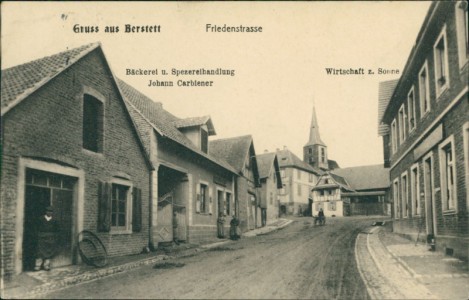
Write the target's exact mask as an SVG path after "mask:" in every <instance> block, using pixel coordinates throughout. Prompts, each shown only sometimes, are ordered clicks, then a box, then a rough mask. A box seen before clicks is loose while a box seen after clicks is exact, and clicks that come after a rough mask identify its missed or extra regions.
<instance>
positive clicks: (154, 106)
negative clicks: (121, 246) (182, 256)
mask: <svg viewBox="0 0 469 300" xmlns="http://www.w3.org/2000/svg"><path fill="white" fill-rule="evenodd" d="M119 87H120V89H121V91H122V94H123V95H124V98H125V100H126V104H127V105H128V109H129V111H130V113H131V116H132V118H133V119H134V121H135V124H137V128H138V132H139V134H140V136H141V139H142V140H143V142H144V145H145V149H146V151H147V153H148V156H149V157H150V159H151V162H152V164H153V167H154V171H152V174H151V179H152V185H151V186H152V189H151V195H152V198H153V200H152V202H153V203H154V204H155V205H154V206H153V207H152V210H151V220H152V224H153V227H152V228H153V230H152V232H151V235H150V239H151V244H152V245H153V247H156V245H158V244H164V243H170V242H172V241H173V237H174V235H176V236H177V239H178V240H180V241H188V242H191V243H200V242H203V241H207V240H211V239H213V238H215V237H216V236H217V235H216V225H217V218H218V216H219V215H220V214H222V215H224V216H226V223H225V224H226V226H227V228H228V226H229V222H230V221H231V216H233V215H236V214H237V211H236V209H237V204H236V199H235V193H236V186H235V182H236V181H235V180H236V179H235V178H237V176H238V175H237V173H236V171H235V170H234V169H233V168H232V167H231V166H230V165H229V164H227V163H226V162H225V161H223V160H219V159H217V158H215V157H213V156H211V155H209V143H208V137H209V136H213V135H215V128H214V126H213V123H212V120H211V118H210V117H208V116H205V117H194V118H187V119H180V118H177V117H176V116H174V115H172V114H170V113H169V112H167V111H166V110H164V109H163V107H162V105H161V103H157V102H154V101H153V100H152V99H150V98H148V97H146V96H145V95H143V94H142V93H140V92H139V91H137V90H136V89H134V88H133V87H131V86H130V85H128V84H127V83H125V82H124V81H122V80H119ZM174 218H176V220H177V221H176V223H177V227H176V228H173V222H174V220H173V219H174Z"/></svg>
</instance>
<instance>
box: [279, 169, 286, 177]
mask: <svg viewBox="0 0 469 300" xmlns="http://www.w3.org/2000/svg"><path fill="white" fill-rule="evenodd" d="M280 175H281V176H282V178H285V177H286V175H285V170H280Z"/></svg>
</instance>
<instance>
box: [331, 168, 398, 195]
mask: <svg viewBox="0 0 469 300" xmlns="http://www.w3.org/2000/svg"><path fill="white" fill-rule="evenodd" d="M333 172H334V174H337V175H339V176H342V177H344V178H345V179H346V180H347V182H348V183H349V184H350V186H351V187H352V188H354V189H355V190H374V189H385V188H388V187H389V185H390V181H389V169H388V168H385V167H384V166H383V165H370V166H359V167H352V168H343V169H336V170H334V171H333Z"/></svg>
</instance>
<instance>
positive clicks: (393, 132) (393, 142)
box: [391, 119, 398, 154]
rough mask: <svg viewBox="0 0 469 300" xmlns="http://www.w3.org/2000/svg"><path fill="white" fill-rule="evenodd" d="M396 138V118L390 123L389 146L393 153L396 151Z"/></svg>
mask: <svg viewBox="0 0 469 300" xmlns="http://www.w3.org/2000/svg"><path fill="white" fill-rule="evenodd" d="M397 139H398V138H397V123H396V119H394V120H393V121H392V124H391V147H392V153H393V154H394V153H396V152H397Z"/></svg>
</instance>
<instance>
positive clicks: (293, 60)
mask: <svg viewBox="0 0 469 300" xmlns="http://www.w3.org/2000/svg"><path fill="white" fill-rule="evenodd" d="M430 4H431V2H428V1H426V2H388V1H383V2H358V1H355V2H326V1H324V2H132V3H131V2H19V3H16V2H2V4H1V5H2V9H1V14H2V15H1V25H2V26H1V51H2V63H1V64H2V66H1V67H2V69H5V68H8V67H11V66H15V65H18V64H22V63H25V62H28V61H31V60H34V59H37V58H42V57H44V56H48V55H52V54H55V53H58V52H61V51H64V50H67V49H72V48H75V47H79V46H81V45H84V44H88V43H92V42H100V43H101V45H102V49H103V51H104V54H105V56H106V59H107V61H108V63H109V65H110V67H111V69H112V71H113V73H114V74H115V75H116V76H117V77H119V78H120V79H122V80H124V81H126V82H127V83H129V84H130V85H132V86H134V87H135V88H136V89H138V90H139V91H141V92H142V93H143V94H145V95H147V96H149V97H150V98H152V99H153V100H155V101H158V102H161V103H162V104H163V107H164V108H165V109H166V110H168V111H169V112H171V113H172V114H174V115H176V116H177V117H180V118H186V117H194V116H205V115H210V116H211V118H212V121H213V124H214V126H215V130H216V132H217V135H216V136H212V137H210V138H211V139H218V138H229V137H235V136H241V135H246V134H251V135H252V136H253V138H254V147H255V149H256V152H257V153H258V154H260V153H263V152H264V151H265V150H268V151H275V150H276V149H277V148H284V147H285V146H286V147H287V148H288V149H290V150H291V151H292V152H293V153H295V154H296V155H298V156H299V157H300V158H302V153H303V150H302V149H303V146H304V145H305V144H306V143H307V142H308V138H309V128H310V123H311V115H312V110H313V105H314V106H315V107H316V113H317V118H318V123H319V131H320V134H321V139H322V140H323V141H324V142H325V143H326V144H327V149H328V156H329V159H333V160H336V161H337V162H338V163H339V165H340V167H352V166H359V165H370V164H382V163H383V154H382V153H383V150H382V139H381V138H380V137H379V136H378V134H377V126H378V120H377V119H378V117H377V114H378V84H379V82H380V81H386V80H391V79H396V78H398V77H399V74H378V69H379V68H382V69H386V70H399V72H402V70H403V68H404V66H405V63H406V61H407V58H408V56H409V54H410V51H411V49H412V46H413V45H414V43H415V40H416V37H417V34H418V31H419V30H420V27H421V25H422V23H423V20H424V18H425V15H426V13H427V10H428V8H429V6H430ZM126 24H129V25H131V26H147V25H148V26H153V27H154V26H160V27H159V28H160V32H153V33H151V32H138V33H137V32H133V33H126V32H125V26H126ZM207 24H212V25H217V26H223V25H225V24H226V25H227V26H245V27H252V26H256V27H262V32H257V33H247V32H211V31H210V30H209V31H208V32H207V30H206V28H207ZM75 26H81V27H83V28H85V27H88V28H90V27H94V28H95V27H96V26H97V27H98V28H99V31H98V32H90V33H85V32H78V33H77V32H75V31H74V27H75ZM106 26H114V28H115V27H116V26H117V27H119V32H114V33H109V32H105V27H106ZM173 68H174V69H177V70H193V69H201V68H204V69H218V68H222V69H227V70H234V72H235V73H234V76H221V75H220V76H216V75H212V76H202V75H185V76H182V75H181V76H175V75H172V74H171V70H172V69H173ZM327 68H336V69H346V70H348V69H350V68H352V69H359V68H363V69H364V71H365V74H364V75H331V74H327V71H326V69H327ZM127 69H151V70H154V69H158V75H127ZM369 69H371V70H372V72H374V74H368V70H369ZM163 70H166V71H167V72H168V73H169V74H168V75H162V71H163ZM151 80H153V81H154V80H158V81H172V82H173V83H174V86H173V87H163V86H149V82H150V81H151ZM178 80H183V81H188V80H199V81H207V80H208V81H213V85H212V86H210V87H180V86H178V85H177V81H178Z"/></svg>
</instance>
